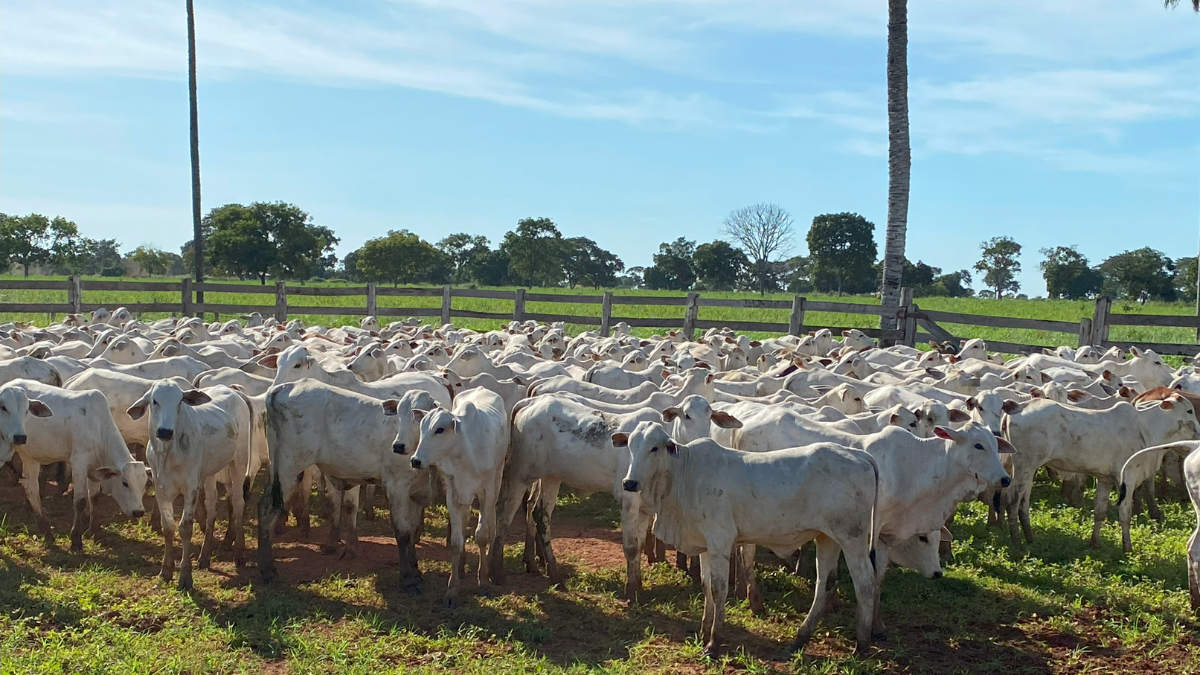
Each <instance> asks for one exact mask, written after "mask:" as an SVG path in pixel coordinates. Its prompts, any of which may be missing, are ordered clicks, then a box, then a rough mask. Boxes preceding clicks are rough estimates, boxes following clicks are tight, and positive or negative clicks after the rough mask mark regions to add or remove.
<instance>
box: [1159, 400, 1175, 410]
mask: <svg viewBox="0 0 1200 675" xmlns="http://www.w3.org/2000/svg"><path fill="white" fill-rule="evenodd" d="M1158 405H1159V407H1161V408H1162V409H1163V410H1174V409H1175V401H1174V399H1170V398H1169V399H1167V400H1165V401H1161V402H1160V403H1159V404H1158Z"/></svg>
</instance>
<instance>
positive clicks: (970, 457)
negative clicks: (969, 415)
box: [933, 422, 1013, 490]
mask: <svg viewBox="0 0 1200 675" xmlns="http://www.w3.org/2000/svg"><path fill="white" fill-rule="evenodd" d="M933 435H934V436H937V437H938V438H940V439H942V440H945V441H947V442H948V443H947V445H948V451H949V452H948V455H949V458H950V461H952V462H953V463H955V464H957V465H959V466H960V467H962V468H963V469H965V470H966V471H967V472H969V473H970V474H972V475H973V476H974V477H975V482H976V487H977V488H978V489H979V490H983V489H985V488H988V487H996V488H1005V487H1008V485H1009V483H1011V482H1012V478H1011V477H1009V475H1008V472H1007V471H1005V470H1004V465H1003V464H1002V463H1001V462H1000V453H1002V452H1003V453H1009V452H1013V446H1012V445H1011V444H1010V443H1009V442H1008V441H1006V440H1004V439H1003V438H1000V437H999V436H996V435H994V434H993V433H992V432H991V430H989V429H988V428H987V427H985V426H983V425H982V424H977V423H975V422H971V423H969V424H967V425H966V426H964V427H963V428H961V429H951V428H950V427H937V428H935V429H934V430H933Z"/></svg>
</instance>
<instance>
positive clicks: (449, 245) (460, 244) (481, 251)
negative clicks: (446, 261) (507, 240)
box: [437, 232, 491, 284]
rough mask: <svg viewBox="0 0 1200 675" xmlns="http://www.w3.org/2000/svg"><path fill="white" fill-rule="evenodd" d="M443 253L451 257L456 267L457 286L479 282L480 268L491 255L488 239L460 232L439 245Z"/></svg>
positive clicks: (443, 240)
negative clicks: (478, 272) (478, 273)
mask: <svg viewBox="0 0 1200 675" xmlns="http://www.w3.org/2000/svg"><path fill="white" fill-rule="evenodd" d="M437 247H438V248H439V249H441V251H442V252H443V253H445V254H446V255H448V256H450V260H451V261H452V263H453V265H454V274H453V279H454V283H456V284H465V283H468V282H471V281H478V280H479V279H478V276H477V274H476V273H477V271H478V267H479V266H480V265H481V264H483V263H484V262H485V260H484V259H485V258H486V257H487V255H488V254H489V253H491V248H489V247H488V239H487V237H484V236H482V235H471V234H467V233H465V232H459V233H457V234H452V235H450V236H448V237H445V238H443V239H442V240H441V241H439V242H438V243H437Z"/></svg>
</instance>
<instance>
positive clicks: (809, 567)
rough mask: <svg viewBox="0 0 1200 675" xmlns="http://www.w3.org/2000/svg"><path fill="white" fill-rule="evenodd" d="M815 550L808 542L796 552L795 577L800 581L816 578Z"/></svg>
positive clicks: (814, 546)
mask: <svg viewBox="0 0 1200 675" xmlns="http://www.w3.org/2000/svg"><path fill="white" fill-rule="evenodd" d="M815 548H816V544H815V543H813V542H811V541H810V542H808V543H807V544H805V545H803V546H801V547H800V550H799V551H797V558H796V576H798V577H800V578H801V579H816V578H817V570H816V561H817V559H816V552H815Z"/></svg>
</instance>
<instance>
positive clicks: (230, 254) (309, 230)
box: [204, 202, 338, 284]
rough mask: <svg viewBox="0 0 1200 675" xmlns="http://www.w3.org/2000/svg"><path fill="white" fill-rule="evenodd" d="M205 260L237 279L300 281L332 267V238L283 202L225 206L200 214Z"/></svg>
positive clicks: (330, 234)
mask: <svg viewBox="0 0 1200 675" xmlns="http://www.w3.org/2000/svg"><path fill="white" fill-rule="evenodd" d="M204 232H205V248H206V250H207V258H208V262H209V263H210V264H211V265H212V266H213V268H214V269H216V270H217V271H218V272H224V273H226V274H232V275H235V276H237V277H238V278H240V279H245V278H247V277H258V279H259V281H260V282H261V283H263V284H266V283H267V275H268V274H270V275H271V276H273V277H275V278H278V279H299V280H304V279H308V278H309V277H311V276H313V273H314V272H315V271H318V270H321V269H326V268H330V267H332V265H333V263H334V262H335V260H336V258H334V257H333V256H332V252H333V248H334V246H336V245H337V243H338V238H337V237H336V236H335V235H334V233H333V231H332V230H330V229H329V228H327V227H323V226H320V225H315V224H314V223H313V222H312V216H310V215H308V214H307V213H305V212H304V211H303V210H301V209H300V208H299V207H297V206H295V205H293V204H286V203H284V202H270V203H268V202H255V203H253V204H251V205H250V206H242V205H241V204H226V205H225V206H221V207H218V208H215V209H213V210H212V211H210V212H209V214H208V215H207V216H205V218H204Z"/></svg>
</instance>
